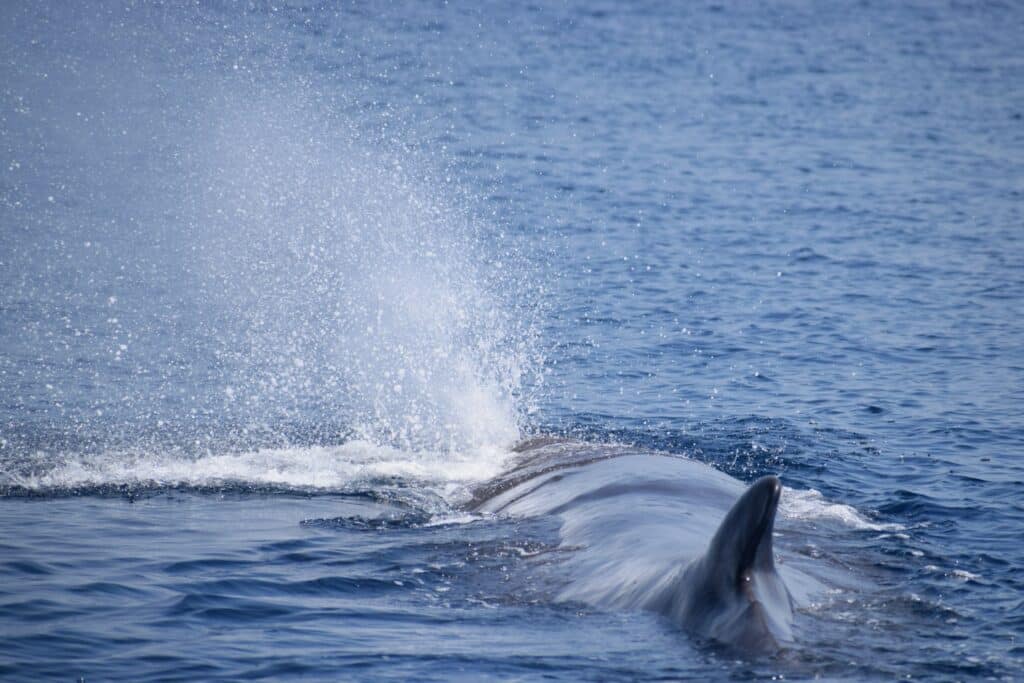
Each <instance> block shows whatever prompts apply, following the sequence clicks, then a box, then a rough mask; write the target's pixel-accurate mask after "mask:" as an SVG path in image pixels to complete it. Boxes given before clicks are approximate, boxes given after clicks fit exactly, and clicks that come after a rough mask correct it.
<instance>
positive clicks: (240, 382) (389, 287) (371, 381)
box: [189, 97, 534, 451]
mask: <svg viewBox="0 0 1024 683" xmlns="http://www.w3.org/2000/svg"><path fill="white" fill-rule="evenodd" d="M249 102H250V104H249V106H247V107H244V108H243V107H229V108H226V109H225V110H224V111H225V115H223V116H222V117H221V118H220V120H218V121H217V123H216V125H215V126H214V127H213V130H212V133H213V135H212V137H211V140H210V141H209V144H204V145H203V146H201V148H200V149H201V150H202V153H201V154H197V155H196V156H195V157H194V159H196V160H197V161H199V162H200V163H199V164H198V165H199V166H200V167H202V168H203V169H204V171H205V172H204V173H200V174H198V176H197V177H198V179H199V183H198V188H197V189H198V192H197V197H198V199H197V201H196V202H195V204H194V205H193V206H192V209H193V212H194V217H193V218H192V220H191V221H190V224H191V226H192V231H191V235H190V240H189V242H190V244H192V245H195V248H196V251H197V253H198V258H197V261H196V263H195V264H194V267H192V268H191V269H190V270H191V271H192V273H193V275H194V276H195V277H196V282H197V284H198V289H199V291H201V292H202V293H203V298H204V300H206V301H208V302H212V305H211V307H210V309H209V312H210V313H214V314H215V315H214V317H213V318H208V319H207V320H206V321H205V323H204V324H205V325H206V326H207V329H208V330H210V331H211V332H213V333H214V334H213V335H211V336H213V337H215V339H216V344H217V347H218V356H219V358H221V359H223V360H225V361H227V362H226V366H228V367H230V368H231V370H230V371H228V372H226V373H225V376H226V377H230V378H231V381H227V382H225V389H224V391H225V394H226V395H227V396H228V397H229V398H230V400H231V401H232V402H233V403H235V405H241V406H245V407H247V408H248V409H252V408H254V407H256V406H259V405H262V404H267V405H270V406H272V407H273V408H275V409H277V410H278V411H280V412H283V413H288V412H302V411H305V412H309V411H313V412H316V413H318V414H327V415H344V416H345V419H346V420H347V421H348V423H349V424H350V425H351V427H352V429H353V431H354V432H355V434H356V435H357V436H358V437H360V438H362V439H364V440H366V441H368V442H371V443H376V444H380V445H388V446H393V447H397V448H401V449H403V450H427V451H466V450H478V449H481V448H486V447H492V446H496V445H510V444H511V443H512V442H514V441H515V440H516V439H517V438H518V435H519V429H520V425H519V422H520V418H521V414H522V413H521V410H520V404H519V403H517V401H518V400H519V398H520V396H521V390H522V387H523V377H524V374H525V373H526V371H527V369H528V367H529V366H530V365H531V364H532V363H533V362H534V357H533V356H534V354H533V351H532V349H533V345H532V344H531V335H532V334H533V327H532V322H531V320H530V317H529V316H528V315H526V316H521V315H520V314H521V310H520V309H518V308H517V307H516V306H515V305H513V304H511V303H510V295H511V294H512V293H513V292H518V291H522V287H521V286H520V285H522V278H523V276H524V274H525V273H526V269H525V268H523V267H522V258H521V255H520V254H519V253H517V252H515V251H514V250H510V249H507V248H503V247H502V245H501V244H500V243H499V244H495V243H494V242H492V243H491V244H489V245H488V244H486V243H485V240H488V239H493V237H494V233H493V232H488V230H493V228H491V227H490V226H486V225H483V224H482V222H481V220H480V218H479V217H478V216H475V215H474V214H473V212H472V211H471V209H470V208H468V207H471V205H472V204H471V200H469V199H468V198H467V197H466V195H465V194H464V193H463V192H462V191H461V190H460V188H459V187H458V186H457V185H456V184H455V183H453V182H452V179H451V176H450V175H447V176H444V175H441V174H439V173H438V172H436V171H433V170H432V169H431V168H430V164H429V163H425V162H424V160H423V159H422V157H421V156H420V155H419V154H418V153H416V152H414V151H411V150H409V149H403V148H402V147H400V146H399V145H397V144H395V143H394V142H391V143H387V142H384V141H381V140H379V139H378V140H375V141H373V142H368V141H367V140H366V138H365V137H364V134H363V133H361V132H360V130H359V129H358V127H357V126H355V125H353V124H349V123H345V122H343V121H338V120H336V119H335V120H332V121H324V120H320V119H318V118H317V117H316V116H315V113H314V112H313V111H311V107H310V106H309V105H308V104H302V103H301V102H302V100H301V98H297V97H289V98H287V99H282V98H264V99H263V100H262V101H259V102H257V103H256V105H255V106H253V103H252V101H251V100H250V101H249ZM225 322H226V323H227V324H226V325H225Z"/></svg>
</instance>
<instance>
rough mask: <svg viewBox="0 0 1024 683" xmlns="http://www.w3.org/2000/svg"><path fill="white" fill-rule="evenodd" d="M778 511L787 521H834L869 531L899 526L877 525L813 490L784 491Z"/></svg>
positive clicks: (788, 489) (898, 527) (846, 506)
mask: <svg viewBox="0 0 1024 683" xmlns="http://www.w3.org/2000/svg"><path fill="white" fill-rule="evenodd" d="M779 509H780V511H781V512H782V514H783V516H785V517H786V518H787V519H796V520H805V521H806V520H824V521H834V522H839V523H841V524H844V525H846V526H849V527H852V528H854V529H864V530H869V531H897V530H899V529H902V528H903V527H902V526H900V525H899V524H877V523H875V522H872V521H871V520H869V519H868V518H867V517H865V516H864V515H862V514H861V513H860V512H859V511H857V509H856V508H854V507H852V506H850V505H844V504H842V503H833V502H830V501H828V500H826V499H825V496H823V495H821V492H820V491H817V490H815V489H791V488H787V489H785V492H784V494H783V496H782V499H781V501H780V503H779Z"/></svg>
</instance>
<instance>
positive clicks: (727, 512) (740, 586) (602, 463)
mask: <svg viewBox="0 0 1024 683" xmlns="http://www.w3.org/2000/svg"><path fill="white" fill-rule="evenodd" d="M779 490H780V486H779V484H778V480H776V479H774V478H766V479H765V481H764V482H758V484H757V485H755V486H753V487H751V488H750V489H749V490H748V489H747V487H745V486H744V484H743V483H741V482H739V481H737V480H736V479H733V478H732V477H729V476H728V475H726V474H724V473H722V472H720V471H718V470H715V469H714V468H711V467H709V466H707V465H705V464H703V463H700V462H697V461H695V460H692V459H689V458H685V457H680V456H672V455H666V454H654V453H644V452H642V451H638V450H634V449H630V448H627V447H621V446H605V445H597V446H595V445H592V444H573V443H571V442H569V443H563V442H553V443H547V444H543V445H541V446H540V447H538V448H535V449H531V451H528V452H527V457H525V458H524V459H523V461H522V463H521V465H520V467H517V468H515V469H513V470H511V471H509V472H508V473H506V475H504V476H503V477H502V478H500V479H499V480H496V481H495V482H492V483H491V484H490V486H489V488H488V489H487V490H486V491H484V492H481V493H480V494H479V498H478V500H477V502H476V508H477V509H478V510H479V511H481V512H491V513H498V514H506V515H511V516H516V517H535V516H544V515H547V516H553V517H556V518H557V519H558V520H559V528H560V537H561V544H562V546H563V547H564V548H566V549H568V550H570V551H571V552H568V553H565V554H564V557H563V559H562V560H561V562H560V563H559V568H560V569H561V570H563V571H565V572H566V576H567V579H566V581H565V582H564V585H563V587H562V588H561V591H560V594H559V598H561V599H563V600H573V601H580V602H584V603H587V604H591V605H596V606H602V607H611V608H624V609H630V608H644V609H651V610H653V611H656V612H660V613H663V614H666V615H667V616H669V617H670V618H672V619H673V620H675V621H678V622H680V624H681V625H682V626H684V628H688V630H692V631H697V632H700V633H701V634H703V635H709V636H710V637H712V638H714V639H716V640H723V641H728V640H730V638H731V635H729V634H725V633H724V631H722V629H723V628H724V627H723V625H722V624H723V623H724V622H723V621H721V620H719V621H718V622H715V623H714V624H711V622H712V621H714V620H715V619H718V618H719V617H721V615H723V614H726V613H728V619H726V620H727V621H730V623H731V621H736V620H742V619H744V618H753V617H743V616H742V615H741V614H740V612H738V611H737V610H742V609H747V608H748V607H749V605H750V604H751V602H754V603H759V604H758V605H756V606H754V607H751V608H750V609H751V612H750V614H751V615H754V616H757V615H758V614H759V613H758V610H762V611H764V615H763V616H766V617H769V618H775V617H778V619H777V620H778V621H779V622H780V623H782V622H786V621H787V619H788V618H791V613H790V612H789V609H790V605H789V602H788V601H789V597H788V591H786V588H785V584H784V583H783V582H782V579H781V578H778V577H777V574H776V572H775V566H774V558H773V552H772V547H771V536H772V525H773V523H774V512H775V506H776V505H777V503H778V494H779ZM745 491H746V493H745ZM764 539H767V541H766V542H764V543H762V541H763V540H764ZM709 550H710V552H709ZM759 553H760V554H759ZM755 571H756V572H757V573H755ZM744 582H746V584H744ZM698 584H699V587H698ZM744 591H746V592H744ZM752 591H753V592H752ZM757 591H760V593H758V592H757ZM698 593H699V595H698ZM761 593H763V599H761V598H762V595H761ZM705 598H706V599H705ZM702 600H703V601H702ZM737 615H740V616H737ZM709 617H713V618H712V619H710V620H709ZM758 618H760V617H758ZM723 619H724V617H723ZM697 622H700V623H697ZM707 624H711V626H707ZM694 626H696V627H695V628H694ZM705 626H707V628H705ZM715 629H717V631H716V630H715ZM729 630H730V633H731V632H732V631H733V630H735V628H734V627H733V626H729ZM709 631H710V632H709ZM783 635H785V634H783Z"/></svg>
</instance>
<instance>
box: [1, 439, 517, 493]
mask: <svg viewBox="0 0 1024 683" xmlns="http://www.w3.org/2000/svg"><path fill="white" fill-rule="evenodd" d="M507 457H508V454H507V453H506V452H504V451H501V450H499V449H484V450H480V451H476V452H472V453H463V454H460V453H450V452H446V453H441V452H434V453H431V452H423V451H415V452H410V451H402V450H398V449H394V448H390V447H386V446H379V445H375V444H372V443H370V442H366V441H350V442H347V443H345V444H342V445H340V446H330V447H326V446H313V447H304V448H268V449H262V450H256V451H251V452H246V453H236V454H217V455H207V456H204V457H200V458H198V459H195V460H193V459H185V458H182V457H181V456H172V455H161V454H156V453H152V454H130V453H123V452H113V453H111V452H108V453H102V454H97V455H90V456H85V455H78V456H72V457H68V458H66V459H65V460H64V461H63V462H61V463H60V464H58V465H56V466H54V467H52V469H49V470H47V471H45V472H39V473H30V474H22V475H14V476H13V477H12V478H11V481H10V483H12V484H14V485H16V486H20V487H24V488H26V489H30V490H49V489H73V488H81V487H89V486H111V485H114V486H119V485H128V486H161V487H166V486H196V487H208V486H220V485H224V484H230V483H238V482H244V483H245V484H247V485H269V486H281V487H285V488H296V489H303V490H311V489H313V490H327V491H329V490H341V489H346V488H351V487H353V486H358V485H359V484H360V483H372V482H380V480H382V479H391V478H397V479H401V480H404V481H415V482H417V483H420V484H422V485H424V486H425V487H428V488H431V489H432V490H434V491H435V492H436V493H438V494H440V495H441V496H443V497H445V498H449V499H450V498H453V497H456V496H457V495H458V494H459V493H460V492H462V491H464V490H465V488H466V486H467V485H468V484H471V483H473V482H476V481H483V480H485V479H488V478H491V477H493V476H495V475H496V474H498V473H499V472H500V471H501V469H502V468H503V467H504V465H505V462H506V459H507Z"/></svg>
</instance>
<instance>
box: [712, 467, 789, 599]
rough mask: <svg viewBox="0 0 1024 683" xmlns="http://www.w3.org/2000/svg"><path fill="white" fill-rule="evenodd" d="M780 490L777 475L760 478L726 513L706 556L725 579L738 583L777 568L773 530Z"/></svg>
mask: <svg viewBox="0 0 1024 683" xmlns="http://www.w3.org/2000/svg"><path fill="white" fill-rule="evenodd" d="M781 493H782V483H781V482H780V481H779V479H778V477H774V476H767V477H761V478H760V479H758V480H757V481H756V482H754V483H753V484H751V486H750V488H748V489H747V490H746V491H745V492H744V493H743V495H742V496H740V499H739V500H737V501H736V503H735V504H734V505H733V506H732V508H731V509H730V510H729V512H728V513H727V514H726V515H725V519H723V520H722V523H721V524H720V525H719V526H718V531H716V532H715V535H714V537H713V538H712V539H711V544H710V545H709V547H708V551H707V554H706V555H705V558H706V559H707V560H708V561H710V562H711V563H712V564H713V565H714V566H715V568H716V573H717V574H718V576H719V577H720V578H721V579H722V580H724V581H726V582H728V583H732V584H733V585H738V584H739V583H740V582H742V581H743V580H744V577H746V576H748V575H749V573H750V572H751V571H760V572H773V571H774V570H775V558H774V557H773V555H772V532H773V530H774V528H775V511H776V509H777V508H778V506H779V496H780V495H781Z"/></svg>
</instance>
